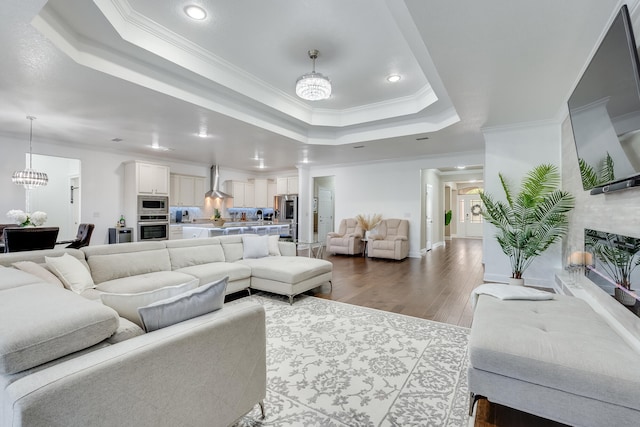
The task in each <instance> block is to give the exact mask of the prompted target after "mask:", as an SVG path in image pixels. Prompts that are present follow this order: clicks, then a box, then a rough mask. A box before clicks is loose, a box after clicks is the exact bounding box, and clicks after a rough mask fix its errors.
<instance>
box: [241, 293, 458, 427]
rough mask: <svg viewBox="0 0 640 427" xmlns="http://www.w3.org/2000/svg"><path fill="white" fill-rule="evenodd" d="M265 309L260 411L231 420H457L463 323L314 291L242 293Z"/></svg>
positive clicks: (249, 425)
mask: <svg viewBox="0 0 640 427" xmlns="http://www.w3.org/2000/svg"><path fill="white" fill-rule="evenodd" d="M251 298H252V299H253V300H255V301H257V302H259V303H260V304H262V305H263V306H264V307H265V310H266V319H267V397H266V400H265V406H266V418H265V419H261V418H260V410H259V408H258V407H257V406H256V408H254V410H253V411H252V412H250V413H249V414H247V415H246V416H245V417H243V418H242V419H241V420H239V421H238V423H237V424H236V426H238V427H256V426H336V427H339V426H349V427H356V426H437V427H443V426H467V425H468V424H469V417H468V414H467V409H468V408H467V405H468V393H467V377H466V375H467V342H468V338H469V330H468V329H466V328H462V327H457V326H452V325H447V324H443V323H437V322H432V321H429V320H424V319H418V318H415V317H409V316H403V315H399V314H393V313H388V312H384V311H379V310H373V309H368V308H364V307H359V306H355V305H350V304H344V303H338V302H334V301H328V300H324V299H320V298H315V297H309V296H300V297H296V300H295V302H294V304H293V305H289V304H288V302H287V301H286V299H284V298H281V297H276V296H270V295H268V294H258V295H254V296H252V297H251Z"/></svg>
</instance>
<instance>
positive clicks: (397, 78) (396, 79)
mask: <svg viewBox="0 0 640 427" xmlns="http://www.w3.org/2000/svg"><path fill="white" fill-rule="evenodd" d="M401 79H402V77H401V76H400V74H391V75H390V76H387V81H388V82H389V83H397V82H399V81H400V80H401Z"/></svg>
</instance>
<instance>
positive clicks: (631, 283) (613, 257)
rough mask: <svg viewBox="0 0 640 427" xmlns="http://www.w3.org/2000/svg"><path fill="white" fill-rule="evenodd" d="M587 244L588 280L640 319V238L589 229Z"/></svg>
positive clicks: (586, 271) (585, 237) (586, 232)
mask: <svg viewBox="0 0 640 427" xmlns="http://www.w3.org/2000/svg"><path fill="white" fill-rule="evenodd" d="M584 242H585V251H586V252H587V253H589V254H590V255H591V256H593V260H592V262H590V263H589V264H590V265H588V266H587V268H586V270H585V274H586V276H587V278H588V279H589V280H591V281H592V282H593V283H595V284H596V285H597V286H598V287H599V288H600V289H602V290H603V291H605V292H606V293H607V294H609V295H610V296H611V297H612V298H614V299H615V300H616V301H618V302H619V303H620V304H621V305H623V306H624V307H626V308H627V309H628V310H629V311H631V312H632V313H633V314H635V315H636V316H638V317H640V239H639V238H635V237H629V236H624V235H621V234H615V233H607V232H603V231H597V230H592V229H585V233H584Z"/></svg>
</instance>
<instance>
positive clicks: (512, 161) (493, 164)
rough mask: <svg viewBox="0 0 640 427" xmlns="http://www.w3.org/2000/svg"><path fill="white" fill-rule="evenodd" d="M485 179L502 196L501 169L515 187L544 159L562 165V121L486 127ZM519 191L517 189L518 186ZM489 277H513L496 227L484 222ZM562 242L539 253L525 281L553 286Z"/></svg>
mask: <svg viewBox="0 0 640 427" xmlns="http://www.w3.org/2000/svg"><path fill="white" fill-rule="evenodd" d="M483 133H484V137H485V162H484V163H485V183H484V188H485V191H486V192H487V193H488V194H491V195H492V196H493V197H495V198H496V199H498V200H504V192H503V190H502V185H501V184H500V180H499V178H498V173H502V175H503V176H504V177H505V178H506V180H507V181H508V182H509V183H510V184H511V188H512V189H519V184H520V182H521V179H522V178H523V177H524V176H525V175H526V173H527V172H529V171H530V170H531V169H533V168H534V167H535V166H537V165H540V164H542V163H552V164H554V165H556V166H558V168H561V160H560V152H561V149H560V147H561V141H560V125H559V124H532V125H527V126H522V127H509V128H503V129H490V130H485V131H484V132H483ZM515 191H517V190H515ZM483 234H484V241H483V249H484V262H485V274H484V279H485V281H490V282H507V280H508V278H509V277H511V267H510V264H509V259H508V257H507V256H506V255H505V254H504V253H503V252H502V250H501V249H500V246H499V245H498V243H497V242H496V240H495V238H493V236H495V228H494V227H493V226H492V225H491V224H487V223H485V225H484V233H483ZM561 253H562V245H561V244H556V245H553V246H552V247H550V248H549V249H548V250H547V251H546V252H545V253H543V254H542V255H541V256H539V257H538V258H537V259H536V260H535V261H533V263H532V264H531V266H530V267H529V268H528V269H527V270H526V271H525V273H524V274H523V277H524V278H525V282H526V283H527V284H531V285H537V286H546V287H553V282H554V274H555V272H556V270H559V269H560V268H562V261H561V259H562V257H561Z"/></svg>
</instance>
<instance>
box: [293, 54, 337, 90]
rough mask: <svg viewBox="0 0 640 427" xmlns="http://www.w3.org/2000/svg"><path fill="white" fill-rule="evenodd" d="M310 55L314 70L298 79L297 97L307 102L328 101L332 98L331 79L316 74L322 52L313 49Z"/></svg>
mask: <svg viewBox="0 0 640 427" xmlns="http://www.w3.org/2000/svg"><path fill="white" fill-rule="evenodd" d="M308 54H309V58H311V60H312V61H313V70H312V71H311V72H310V73H307V74H304V75H302V76H300V77H299V78H298V80H297V81H296V95H298V96H299V97H300V98H302V99H304V100H307V101H320V100H323V99H327V98H329V97H330V96H331V81H330V80H329V77H327V76H325V75H323V74H322V73H317V72H316V58H317V57H318V55H319V54H320V52H319V51H318V50H317V49H311V50H310V51H309V52H308Z"/></svg>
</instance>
